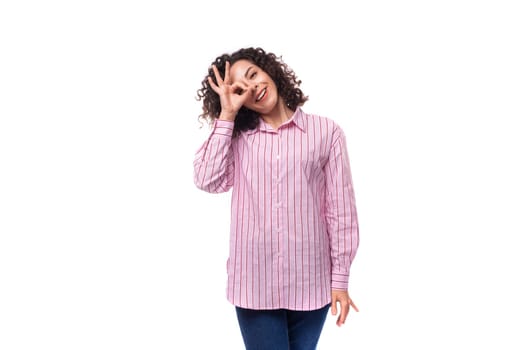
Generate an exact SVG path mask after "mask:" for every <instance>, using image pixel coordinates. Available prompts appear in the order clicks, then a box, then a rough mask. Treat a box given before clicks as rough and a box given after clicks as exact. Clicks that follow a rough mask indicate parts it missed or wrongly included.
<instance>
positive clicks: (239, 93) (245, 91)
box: [208, 62, 255, 121]
mask: <svg viewBox="0 0 525 350" xmlns="http://www.w3.org/2000/svg"><path fill="white" fill-rule="evenodd" d="M212 69H213V72H214V74H215V79H216V80H217V84H215V83H214V82H213V79H212V77H211V76H209V77H208V82H209V83H210V86H211V88H212V89H213V91H215V92H216V93H217V94H218V95H219V97H220V101H221V114H220V116H219V119H223V120H230V121H233V120H235V116H236V115H237V112H238V111H239V109H240V108H241V107H242V105H243V104H244V103H245V102H246V100H247V99H248V98H249V97H250V95H251V93H253V92H254V88H255V87H248V86H247V85H245V84H243V83H240V82H236V83H232V82H231V77H230V62H226V68H225V71H224V79H222V78H221V75H220V74H219V70H218V69H217V67H216V66H215V65H213V66H212Z"/></svg>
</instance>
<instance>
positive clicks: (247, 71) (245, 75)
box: [244, 66, 253, 78]
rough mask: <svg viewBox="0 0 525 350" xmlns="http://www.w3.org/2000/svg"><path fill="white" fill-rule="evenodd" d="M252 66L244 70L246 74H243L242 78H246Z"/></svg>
mask: <svg viewBox="0 0 525 350" xmlns="http://www.w3.org/2000/svg"><path fill="white" fill-rule="evenodd" d="M252 68H253V66H249V67H248V69H247V70H246V73H244V77H245V78H248V73H250V69H252Z"/></svg>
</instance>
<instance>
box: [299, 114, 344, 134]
mask: <svg viewBox="0 0 525 350" xmlns="http://www.w3.org/2000/svg"><path fill="white" fill-rule="evenodd" d="M300 112H301V114H302V116H303V118H304V120H305V122H306V124H307V125H308V127H312V128H324V129H325V130H326V131H327V132H336V131H339V130H340V129H341V127H340V126H339V124H338V123H337V122H336V121H335V120H334V119H332V118H331V117H328V116H325V115H322V114H316V113H311V112H306V111H304V110H302V109H300Z"/></svg>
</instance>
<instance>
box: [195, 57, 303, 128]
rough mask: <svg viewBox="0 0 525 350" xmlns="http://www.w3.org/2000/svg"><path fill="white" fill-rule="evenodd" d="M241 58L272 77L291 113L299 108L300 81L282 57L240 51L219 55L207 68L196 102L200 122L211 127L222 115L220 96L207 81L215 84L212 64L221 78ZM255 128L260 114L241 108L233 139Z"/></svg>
mask: <svg viewBox="0 0 525 350" xmlns="http://www.w3.org/2000/svg"><path fill="white" fill-rule="evenodd" d="M242 59H245V60H248V61H250V62H252V63H253V64H255V65H256V66H258V67H259V68H261V69H262V70H263V71H265V72H266V73H267V74H268V75H269V76H270V77H271V78H272V80H273V81H274V82H275V85H276V86H277V92H278V94H279V96H280V97H281V98H282V99H283V100H284V102H285V104H286V106H287V107H288V108H290V109H291V110H295V109H296V108H297V107H299V106H302V105H303V104H304V103H305V102H306V101H307V100H308V96H305V95H304V94H303V92H302V91H301V89H300V88H299V86H300V85H301V81H300V80H299V79H297V77H296V75H295V73H294V72H293V70H292V69H290V68H289V67H288V66H287V65H286V64H285V63H284V62H283V61H282V58H281V56H279V57H278V56H276V55H275V54H273V53H271V52H268V53H267V52H265V51H264V50H263V49H261V48H253V47H249V48H243V49H240V50H238V51H235V52H234V53H232V54H222V55H220V56H218V57H217V58H216V59H215V61H214V62H213V63H212V64H211V65H210V67H209V68H208V74H207V75H206V76H205V78H204V80H203V81H202V83H201V84H202V87H201V88H200V89H199V90H197V100H198V101H201V100H202V114H200V115H199V120H201V121H202V120H204V121H206V122H208V124H212V123H213V121H214V120H215V119H217V118H219V115H220V113H221V103H220V99H219V95H218V94H217V93H216V92H215V91H213V89H212V88H211V86H210V83H209V82H208V77H209V76H211V77H212V79H213V82H214V83H217V80H216V79H215V74H214V73H213V70H212V68H211V66H212V65H215V66H216V67H217V69H218V70H219V73H220V75H221V78H223V79H224V71H225V67H226V62H230V64H231V65H233V64H234V63H235V62H237V61H239V60H242ZM258 125H259V114H258V113H256V112H254V111H252V110H250V109H248V108H246V107H244V106H243V107H241V108H240V109H239V111H238V112H237V116H236V118H235V123H234V127H233V136H234V137H235V136H237V135H239V133H240V132H242V131H245V130H251V129H255V128H256V127H257V126H258Z"/></svg>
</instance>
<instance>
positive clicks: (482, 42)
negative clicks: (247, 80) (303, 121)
mask: <svg viewBox="0 0 525 350" xmlns="http://www.w3.org/2000/svg"><path fill="white" fill-rule="evenodd" d="M519 3H520V1H504V0H499V1H466V0H454V1H447V0H445V1H406V0H403V1H373V0H372V1H359V2H346V3H345V5H344V6H343V2H342V1H341V2H335V1H328V0H324V1H321V2H316V3H308V2H305V1H301V2H292V1H263V2H246V1H208V2H199V1H190V2H182V1H181V2H174V1H112V0H105V1H89V2H88V1H83V2H82V1H3V2H2V3H1V5H0V50H1V54H0V63H1V64H0V117H1V119H0V348H1V349H4V350H11V349H13V350H14V349H54V350H58V349H68V350H70V349H75V350H76V349H97V350H102V349H111V350H115V349H126V350H131V349H148V350H149V349H156V350H161V349H229V350H235V349H242V340H241V337H240V332H239V330H238V326H237V323H236V319H235V316H234V310H233V308H232V306H231V305H230V304H228V302H227V301H226V299H225V282H226V270H225V262H226V255H227V244H228V243H227V241H228V228H229V221H228V215H229V195H228V194H224V195H211V194H207V193H204V192H200V191H198V190H197V189H196V188H195V186H194V185H193V178H192V174H193V173H192V172H193V168H192V161H193V156H194V152H195V150H196V149H197V147H198V146H199V145H200V144H201V142H202V141H204V139H205V138H206V136H207V134H208V131H209V129H208V128H207V127H204V128H202V129H201V128H200V124H199V123H198V121H197V116H198V114H199V112H200V108H201V107H200V103H199V102H197V101H196V100H195V96H196V90H197V89H198V88H199V87H200V83H201V81H202V79H203V78H204V76H205V74H206V72H207V68H208V66H209V64H210V63H211V62H212V61H213V60H214V59H215V57H216V56H218V55H220V54H222V53H224V52H231V51H233V50H236V49H238V48H240V47H245V46H261V47H263V48H264V49H266V50H267V51H271V52H274V53H276V54H278V55H282V57H283V60H284V61H285V62H286V63H288V64H289V65H290V67H291V68H293V69H294V71H295V72H296V73H297V75H298V76H299V78H300V79H301V80H302V81H303V85H302V88H303V90H304V92H305V93H306V94H307V95H309V96H310V101H309V102H307V103H306V105H305V106H304V110H305V111H308V112H312V113H317V114H322V115H325V116H327V117H330V118H332V119H334V120H335V121H337V122H338V123H339V124H340V125H341V126H342V127H343V129H344V130H345V132H346V134H347V139H348V147H349V153H350V158H351V166H352V171H353V177H354V185H355V190H356V199H357V205H358V213H359V219H360V228H361V247H360V250H359V252H358V255H357V257H356V259H355V261H354V265H353V266H352V273H351V287H350V294H351V296H352V297H353V299H354V301H355V302H356V304H357V305H358V306H359V308H360V310H361V311H360V312H359V313H351V315H350V317H349V319H348V321H347V323H346V324H345V325H344V326H343V327H342V328H338V327H337V326H336V325H335V318H334V317H332V316H329V317H328V320H327V323H326V326H325V329H324V332H323V335H322V337H321V340H320V343H319V349H387V348H388V349H475V348H480V347H483V348H484V349H506V350H511V349H523V348H525V341H524V338H523V326H524V324H525V316H524V315H525V303H524V301H523V299H524V295H525V288H524V287H523V275H524V271H523V270H524V266H525V258H524V255H523V243H522V242H523V235H524V234H525V225H524V222H523V217H524V213H525V212H524V209H525V206H524V196H525V188H524V185H523V180H524V179H525V171H524V152H523V150H524V149H525V142H524V140H523V139H524V137H523V134H524V127H523V126H522V125H523V124H522V123H523V120H521V119H523V118H524V117H525V108H524V97H525V83H524V82H525V69H524V67H525V65H524V62H525V50H524V43H525V35H524V33H525V21H524V20H523V19H524V18H525V13H524V11H523V10H522V9H521V8H520V7H519V6H518V5H519Z"/></svg>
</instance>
